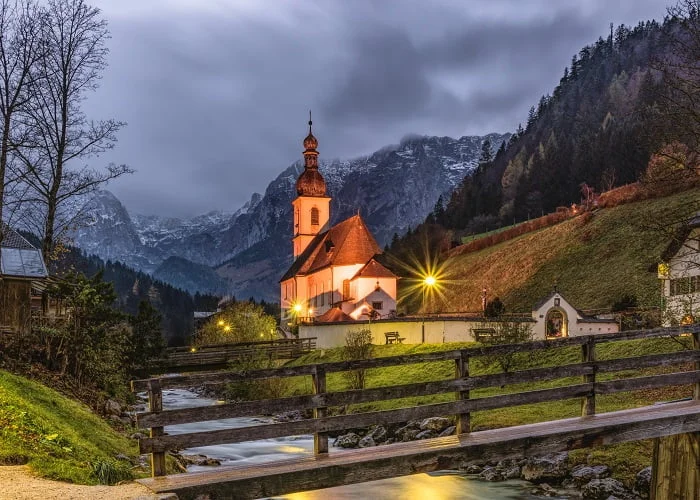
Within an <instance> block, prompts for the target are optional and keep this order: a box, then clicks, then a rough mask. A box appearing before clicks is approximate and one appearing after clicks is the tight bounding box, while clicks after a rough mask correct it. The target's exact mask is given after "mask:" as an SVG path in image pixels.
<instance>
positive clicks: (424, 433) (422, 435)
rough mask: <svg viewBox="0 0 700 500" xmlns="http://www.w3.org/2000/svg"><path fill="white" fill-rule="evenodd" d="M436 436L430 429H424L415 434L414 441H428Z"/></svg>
mask: <svg viewBox="0 0 700 500" xmlns="http://www.w3.org/2000/svg"><path fill="white" fill-rule="evenodd" d="M436 436H437V434H436V433H435V431H434V430H432V429H425V430H424V431H420V432H419V433H418V434H416V439H430V438H434V437H436Z"/></svg>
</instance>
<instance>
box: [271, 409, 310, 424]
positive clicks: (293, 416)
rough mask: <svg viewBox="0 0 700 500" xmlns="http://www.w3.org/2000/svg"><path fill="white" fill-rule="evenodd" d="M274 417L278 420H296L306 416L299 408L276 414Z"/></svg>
mask: <svg viewBox="0 0 700 500" xmlns="http://www.w3.org/2000/svg"><path fill="white" fill-rule="evenodd" d="M272 419H273V420H275V421H276V422H296V421H297V420H303V419H304V416H303V415H302V413H301V412H300V411H299V410H291V411H285V412H284V413H280V414H279V415H275V416H274V417H272Z"/></svg>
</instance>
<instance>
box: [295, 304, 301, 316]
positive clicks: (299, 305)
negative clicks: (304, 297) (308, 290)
mask: <svg viewBox="0 0 700 500" xmlns="http://www.w3.org/2000/svg"><path fill="white" fill-rule="evenodd" d="M301 309H302V307H301V304H299V303H298V302H297V303H296V304H294V312H295V313H297V314H299V313H300V312H301Z"/></svg>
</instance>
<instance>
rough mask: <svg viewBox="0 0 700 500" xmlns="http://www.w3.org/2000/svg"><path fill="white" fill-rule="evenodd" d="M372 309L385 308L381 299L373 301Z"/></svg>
mask: <svg viewBox="0 0 700 500" xmlns="http://www.w3.org/2000/svg"><path fill="white" fill-rule="evenodd" d="M372 309H374V310H375V311H381V310H382V309H384V304H383V303H382V302H381V301H377V302H372Z"/></svg>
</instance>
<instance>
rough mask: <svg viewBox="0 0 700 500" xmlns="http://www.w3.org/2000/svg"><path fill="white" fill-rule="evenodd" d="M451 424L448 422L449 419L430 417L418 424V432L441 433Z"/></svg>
mask: <svg viewBox="0 0 700 500" xmlns="http://www.w3.org/2000/svg"><path fill="white" fill-rule="evenodd" d="M451 424H452V422H450V419H448V418H444V417H430V418H426V419H425V420H423V421H422V422H421V423H420V430H422V431H425V430H431V431H435V432H436V433H437V434H439V433H441V432H442V431H444V430H445V429H447V428H448V427H449V426H450V425H451Z"/></svg>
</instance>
